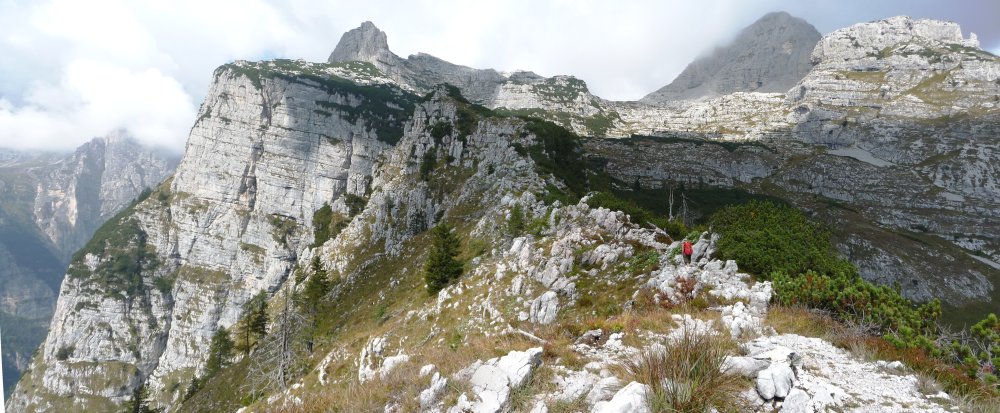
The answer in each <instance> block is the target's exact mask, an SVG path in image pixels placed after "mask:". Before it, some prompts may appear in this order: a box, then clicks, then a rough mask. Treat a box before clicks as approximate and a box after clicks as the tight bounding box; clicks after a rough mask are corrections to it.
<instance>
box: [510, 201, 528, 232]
mask: <svg viewBox="0 0 1000 413" xmlns="http://www.w3.org/2000/svg"><path fill="white" fill-rule="evenodd" d="M524 226H525V222H524V208H522V207H521V204H514V206H513V207H511V209H510V216H509V217H507V228H506V230H507V234H509V235H511V236H515V237H516V236H518V235H520V234H521V233H522V232H524Z"/></svg>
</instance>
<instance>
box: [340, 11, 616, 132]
mask: <svg viewBox="0 0 1000 413" xmlns="http://www.w3.org/2000/svg"><path fill="white" fill-rule="evenodd" d="M351 61H360V62H366V63H371V64H372V65H374V66H375V67H376V68H378V69H379V70H380V71H382V72H384V73H385V74H386V75H387V76H388V77H389V78H391V79H393V80H394V81H395V82H396V83H398V84H400V85H401V86H403V87H405V88H407V89H410V90H414V91H417V92H418V93H421V94H424V93H427V92H429V91H430V90H431V89H432V88H434V87H435V86H436V85H439V84H442V83H448V84H451V85H453V86H456V87H458V88H459V89H460V90H461V92H462V96H464V97H465V98H467V99H469V100H470V101H472V102H474V103H477V104H480V105H484V106H486V107H489V108H493V109H505V110H510V111H514V112H515V113H519V114H529V115H532V116H537V117H542V118H546V119H549V120H552V121H554V122H556V123H559V124H562V125H563V126H565V127H567V128H569V129H571V130H574V131H576V132H578V133H581V134H584V135H592V134H598V135H604V134H606V133H607V132H608V131H609V130H610V129H612V128H613V127H614V125H615V124H616V123H617V122H619V117H620V116H619V114H618V113H617V112H615V111H613V110H610V109H608V108H607V107H606V106H605V105H604V104H603V103H602V101H601V99H599V98H597V97H596V96H594V95H592V94H591V93H590V91H589V90H588V89H587V84H586V83H585V82H584V81H582V80H580V79H577V78H574V77H572V76H555V77H552V78H545V77H542V76H539V75H537V74H535V73H532V72H526V71H515V72H513V73H500V72H497V71H496V70H493V69H473V68H470V67H466V66H460V65H456V64H453V63H449V62H446V61H444V60H441V59H439V58H437V57H434V56H431V55H428V54H425V53H418V54H416V55H412V56H409V57H407V58H406V59H403V58H401V57H399V56H396V55H395V54H393V53H392V52H391V51H390V50H389V46H388V43H387V38H386V34H385V32H382V31H381V30H379V29H378V28H377V27H375V25H374V24H372V23H371V22H364V23H362V24H361V26H360V27H358V28H355V29H352V30H350V31H348V32H347V33H345V34H344V35H343V37H341V39H340V42H339V43H337V46H336V48H335V49H334V51H333V53H331V54H330V57H329V59H328V62H329V63H333V64H342V63H346V62H351Z"/></svg>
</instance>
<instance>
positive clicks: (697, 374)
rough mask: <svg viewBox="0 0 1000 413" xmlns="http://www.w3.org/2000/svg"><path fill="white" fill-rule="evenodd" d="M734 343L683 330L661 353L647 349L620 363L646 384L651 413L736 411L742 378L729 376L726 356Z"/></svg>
mask: <svg viewBox="0 0 1000 413" xmlns="http://www.w3.org/2000/svg"><path fill="white" fill-rule="evenodd" d="M733 347H735V344H734V343H732V342H730V341H729V340H727V339H726V338H723V337H722V336H720V335H713V334H708V333H697V332H693V331H685V333H684V334H682V335H681V336H680V338H679V339H678V340H673V341H670V340H668V342H667V348H666V349H664V350H647V351H645V352H643V353H642V354H640V355H639V356H638V357H637V358H635V359H631V358H627V359H626V360H625V362H624V364H623V367H624V368H625V371H626V372H627V373H628V374H629V375H630V376H632V380H634V381H637V382H639V383H643V384H646V385H649V386H650V387H651V388H652V390H653V391H652V392H651V394H648V395H647V396H646V402H647V403H649V407H650V410H652V411H654V412H707V411H712V410H715V409H718V410H721V411H739V410H740V409H739V408H740V407H745V406H744V404H745V403H746V402H745V401H743V400H742V399H741V398H740V396H739V395H740V392H741V391H742V390H743V389H744V388H745V387H744V382H743V379H742V378H740V377H739V376H738V375H734V374H728V372H726V370H725V368H724V362H725V360H726V357H727V356H728V355H729V354H730V352H731V351H732V348H733Z"/></svg>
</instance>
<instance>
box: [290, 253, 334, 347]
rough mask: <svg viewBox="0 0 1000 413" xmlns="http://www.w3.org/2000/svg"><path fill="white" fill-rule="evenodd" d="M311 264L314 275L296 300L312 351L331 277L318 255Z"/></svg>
mask: <svg viewBox="0 0 1000 413" xmlns="http://www.w3.org/2000/svg"><path fill="white" fill-rule="evenodd" d="M309 266H310V269H311V270H312V275H310V276H309V279H308V280H306V284H305V286H303V287H302V291H301V292H300V293H298V294H296V297H295V301H296V302H297V304H298V307H299V312H300V313H301V314H302V316H303V318H304V319H305V324H306V326H305V328H304V331H303V335H304V336H305V340H306V349H307V350H308V351H309V352H310V353H311V352H312V348H313V336H314V335H315V332H316V328H317V327H318V324H319V306H320V303H321V302H322V300H323V297H325V296H326V294H327V293H328V292H330V277H329V275H328V274H327V271H326V269H325V268H323V262H322V261H320V259H319V257H318V256H316V257H313V259H312V262H311V263H310V265H309Z"/></svg>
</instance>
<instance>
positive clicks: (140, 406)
mask: <svg viewBox="0 0 1000 413" xmlns="http://www.w3.org/2000/svg"><path fill="white" fill-rule="evenodd" d="M162 411H163V409H154V408H152V407H149V389H148V388H146V385H145V384H142V385H140V386H139V387H138V388H136V389H135V390H133V391H132V399H130V400H129V401H128V403H126V404H125V412H126V413H160V412H162Z"/></svg>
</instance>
